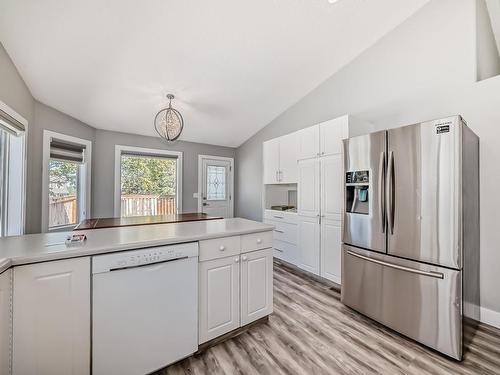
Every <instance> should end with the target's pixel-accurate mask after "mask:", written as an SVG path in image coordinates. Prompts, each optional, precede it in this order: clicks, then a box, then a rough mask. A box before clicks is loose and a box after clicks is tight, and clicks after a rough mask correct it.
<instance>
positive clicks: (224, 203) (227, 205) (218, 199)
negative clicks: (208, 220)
mask: <svg viewBox="0 0 500 375" xmlns="http://www.w3.org/2000/svg"><path fill="white" fill-rule="evenodd" d="M201 168H202V173H201V177H202V183H201V189H202V191H201V195H202V197H201V212H203V213H206V214H208V215H210V216H220V217H223V218H228V217H233V197H232V191H233V187H232V183H233V168H232V160H230V159H225V158H224V159H222V158H211V157H202V159H201Z"/></svg>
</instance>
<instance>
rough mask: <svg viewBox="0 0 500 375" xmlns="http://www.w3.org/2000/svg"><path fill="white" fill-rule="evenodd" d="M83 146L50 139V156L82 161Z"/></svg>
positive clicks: (58, 158)
mask: <svg viewBox="0 0 500 375" xmlns="http://www.w3.org/2000/svg"><path fill="white" fill-rule="evenodd" d="M84 156H85V146H84V145H77V144H74V143H68V142H63V141H59V140H57V139H52V140H51V141H50V158H51V159H57V160H64V161H74V162H77V163H83V162H84Z"/></svg>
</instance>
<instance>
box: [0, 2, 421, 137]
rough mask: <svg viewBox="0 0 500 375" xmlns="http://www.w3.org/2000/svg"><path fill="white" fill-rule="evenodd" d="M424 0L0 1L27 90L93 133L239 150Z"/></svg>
mask: <svg viewBox="0 0 500 375" xmlns="http://www.w3.org/2000/svg"><path fill="white" fill-rule="evenodd" d="M427 2H428V0H404V1H401V0H377V1H373V0H372V1H370V0H339V1H337V2H333V3H332V2H331V1H328V0H252V1H241V0H212V1H200V0H148V1H144V0H143V1H139V0H104V1H103V0H85V1H77V0H0V41H1V42H2V44H3V45H4V47H5V49H6V50H7V52H8V53H9V55H10V57H11V58H12V60H13V62H14V64H15V65H16V67H17V68H18V70H19V72H20V74H21V76H22V77H23V78H24V80H25V81H26V84H27V85H28V87H29V88H30V90H31V92H32V94H33V96H34V97H35V98H36V99H37V100H39V101H40V102H42V103H45V104H47V105H49V106H52V107H54V108H56V109H58V110H60V111H62V112H64V113H67V114H69V115H71V116H73V117H75V118H77V119H79V120H81V121H83V122H86V123H88V124H89V125H91V126H94V127H96V128H99V129H107V130H115V131H123V132H128V133H136V134H143V135H156V133H155V131H154V128H153V119H154V115H155V114H156V112H157V111H158V110H159V109H160V108H162V107H163V106H165V105H166V103H167V101H166V99H165V95H166V94H167V93H170V92H171V93H173V94H175V95H176V100H174V107H177V108H178V109H179V110H180V111H181V113H182V114H183V116H184V119H185V130H184V133H183V134H182V137H181V139H183V140H187V141H194V142H202V143H212V144H218V145H225V146H233V147H236V146H239V145H240V144H241V143H243V142H244V141H245V140H247V139H248V138H249V137H251V136H252V135H253V134H254V133H256V132H257V131H258V130H259V129H261V128H262V127H263V126H265V125H266V124H267V123H269V122H270V121H271V120H273V119H274V118H275V117H276V116H277V115H279V114H280V113H281V112H282V111H284V110H285V109H286V108H288V107H289V106H290V105H292V104H294V103H295V102H297V101H298V100H299V99H301V98H302V97H303V96H304V95H306V94H307V93H308V92H310V91H311V90H312V89H314V88H315V87H316V86H318V85H319V84H320V83H321V82H323V81H324V80H325V79H327V78H328V77H330V76H331V75H332V74H334V73H335V72H336V71H338V70H339V69H340V68H341V67H343V66H344V65H346V64H347V63H349V62H350V61H351V60H353V59H354V58H355V57H356V56H358V55H359V54H360V53H361V52H362V51H364V50H365V49H367V48H368V47H370V46H371V45H373V44H374V43H375V42H376V41H377V40H379V39H380V38H381V37H382V36H384V35H385V34H387V33H388V32H389V31H391V30H393V29H394V28H395V27H396V26H397V25H399V24H400V23H402V22H403V21H404V20H405V19H407V18H408V17H409V16H411V15H412V14H413V13H415V12H416V11H417V10H418V9H419V8H420V7H422V6H423V5H424V4H425V3H427Z"/></svg>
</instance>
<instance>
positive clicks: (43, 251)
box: [0, 218, 274, 272]
mask: <svg viewBox="0 0 500 375" xmlns="http://www.w3.org/2000/svg"><path fill="white" fill-rule="evenodd" d="M273 228H274V227H273V226H272V225H267V224H263V223H260V222H257V221H252V220H246V219H241V218H234V219H221V220H206V221H192V222H184V223H168V224H155V225H140V226H132V227H118V228H104V229H91V230H82V231H75V232H57V233H40V234H28V235H24V236H14V237H5V238H0V272H3V271H4V270H6V269H7V268H9V267H11V266H19V265H23V264H29V263H37V262H45V261H52V260H59V259H67V258H75V257H81V256H88V255H96V254H102V253H110V252H114V251H120V250H131V249H138V248H142V247H151V246H161V245H168V244H175V243H182V242H192V241H199V240H205V239H210V238H217V237H225V236H237V235H240V234H248V233H256V232H264V231H268V230H272V229H273ZM76 233H85V234H86V235H87V240H86V241H85V243H83V244H78V245H72V246H69V247H68V246H66V245H65V240H66V237H67V236H68V234H76Z"/></svg>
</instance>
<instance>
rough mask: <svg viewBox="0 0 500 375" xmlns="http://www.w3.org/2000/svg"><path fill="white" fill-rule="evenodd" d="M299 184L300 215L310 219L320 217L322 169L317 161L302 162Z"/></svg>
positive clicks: (300, 163) (300, 162)
mask: <svg viewBox="0 0 500 375" xmlns="http://www.w3.org/2000/svg"><path fill="white" fill-rule="evenodd" d="M298 165H299V183H298V191H297V195H298V202H297V204H298V211H297V212H298V214H299V215H302V216H308V217H317V216H319V210H320V169H319V161H318V160H317V159H307V160H301V161H299V163H298Z"/></svg>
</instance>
